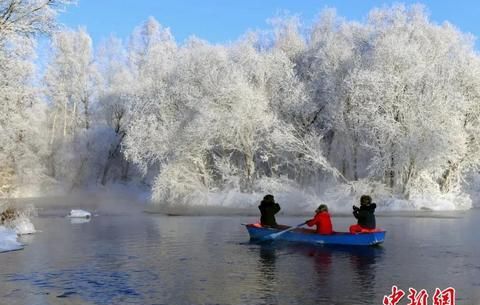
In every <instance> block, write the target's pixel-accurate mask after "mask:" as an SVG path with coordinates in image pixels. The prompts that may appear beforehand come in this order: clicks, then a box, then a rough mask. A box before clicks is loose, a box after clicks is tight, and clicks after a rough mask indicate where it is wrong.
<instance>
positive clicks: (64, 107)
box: [63, 99, 68, 138]
mask: <svg viewBox="0 0 480 305" xmlns="http://www.w3.org/2000/svg"><path fill="white" fill-rule="evenodd" d="M67 108H68V99H65V101H64V104H63V137H64V138H65V137H66V136H67Z"/></svg>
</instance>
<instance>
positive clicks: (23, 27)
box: [0, 0, 74, 45]
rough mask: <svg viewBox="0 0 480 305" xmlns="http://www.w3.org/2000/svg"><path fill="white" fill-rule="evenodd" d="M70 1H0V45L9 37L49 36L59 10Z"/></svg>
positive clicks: (54, 25)
mask: <svg viewBox="0 0 480 305" xmlns="http://www.w3.org/2000/svg"><path fill="white" fill-rule="evenodd" d="M72 2H74V1H70V0H2V1H0V45H1V44H4V43H5V42H7V41H8V39H10V38H11V37H14V36H22V37H31V36H33V35H35V34H50V33H51V32H52V31H53V30H54V29H55V27H56V16H57V13H58V10H59V9H62V8H63V7H64V6H65V5H66V4H70V3H72Z"/></svg>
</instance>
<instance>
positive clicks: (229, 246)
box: [0, 210, 480, 305]
mask: <svg viewBox="0 0 480 305" xmlns="http://www.w3.org/2000/svg"><path fill="white" fill-rule="evenodd" d="M417 216H418V215H417ZM278 219H279V220H280V222H282V223H286V224H296V223H299V222H301V221H302V220H303V219H301V218H298V217H295V218H294V217H291V218H289V217H279V218H278ZM352 220H353V219H352V218H348V217H337V218H334V219H333V222H334V228H335V229H336V230H339V231H340V230H345V229H346V228H348V225H349V224H350V222H351V221H352ZM33 221H34V224H35V226H36V228H37V229H38V230H40V231H41V232H39V233H37V234H35V235H33V236H26V237H22V240H23V242H24V243H26V244H27V246H26V247H25V249H24V250H22V251H17V252H9V253H4V254H0V265H1V267H0V281H1V282H0V304H26V305H27V304H28V305H29V304H32V305H42V304H179V305H182V304H266V305H267V304H302V305H308V304H349V305H351V304H360V305H361V304H365V305H372V304H379V305H380V304H382V299H383V296H384V295H386V294H389V293H390V292H391V287H392V285H397V286H398V287H399V288H400V289H403V290H405V291H407V292H408V288H409V287H413V288H415V289H417V290H420V289H426V290H427V291H428V293H429V294H430V295H433V292H434V290H435V288H436V287H438V288H441V289H444V288H447V287H448V286H452V287H454V288H456V293H457V300H456V304H473V305H478V304H480V243H479V241H480V237H479V236H480V233H479V232H478V230H477V228H478V223H479V222H480V211H479V210H472V211H468V212H466V213H459V214H455V215H453V217H430V216H429V215H428V214H423V216H422V217H412V216H408V217H405V216H401V217H400V216H395V217H392V216H389V217H386V216H384V217H381V216H379V217H377V223H378V224H379V226H381V227H382V228H385V229H386V230H387V239H386V242H385V243H384V245H383V246H382V247H379V248H338V247H334V248H332V247H314V246H308V245H299V244H285V243H280V242H275V243H272V244H264V245H260V244H254V243H250V242H249V241H248V234H247V232H246V230H245V228H244V227H242V226H241V225H240V224H241V223H247V222H252V221H255V218H254V217H253V218H252V217H245V216H237V217H213V216H212V217H181V216H176V217H172V216H170V217H169V216H161V215H153V214H145V213H140V212H132V213H123V214H116V215H109V214H100V215H98V216H97V217H94V218H93V219H92V220H91V221H90V222H88V223H72V222H71V221H70V220H69V219H67V218H64V217H60V216H57V215H55V213H51V214H48V213H44V214H43V215H42V214H40V216H39V217H37V218H35V219H34V220H33ZM399 304H408V300H407V298H406V297H405V298H404V299H403V300H402V301H400V303H399ZM429 304H433V303H432V301H431V300H429Z"/></svg>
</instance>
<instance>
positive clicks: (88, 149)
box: [45, 29, 98, 185]
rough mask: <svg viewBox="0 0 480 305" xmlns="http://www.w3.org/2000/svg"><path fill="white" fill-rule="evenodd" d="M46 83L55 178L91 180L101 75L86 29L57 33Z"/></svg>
mask: <svg viewBox="0 0 480 305" xmlns="http://www.w3.org/2000/svg"><path fill="white" fill-rule="evenodd" d="M45 83H46V86H47V96H48V98H49V100H50V101H51V103H52V107H51V126H52V127H51V131H50V144H51V145H52V154H53V155H52V164H51V168H52V175H53V176H54V177H57V178H62V179H66V181H69V182H71V183H73V185H76V184H78V183H81V181H83V180H84V179H86V178H87V177H89V178H90V173H87V172H88V170H86V168H89V165H88V164H89V163H90V162H89V160H90V161H91V159H92V158H95V156H94V155H92V153H93V152H95V151H96V147H95V146H93V145H94V144H98V143H97V142H92V141H90V140H89V137H90V136H92V134H93V133H95V131H94V130H90V129H91V124H92V122H91V120H92V113H91V112H92V104H93V103H94V101H95V99H96V95H97V94H98V92H97V90H98V89H97V83H98V74H97V70H96V65H95V63H94V61H93V48H92V41H91V38H90V36H89V35H88V33H87V32H86V31H85V30H84V29H80V30H78V31H70V30H68V31H62V32H58V33H55V35H54V36H53V58H52V61H51V62H50V63H49V65H48V67H47V71H46V75H45Z"/></svg>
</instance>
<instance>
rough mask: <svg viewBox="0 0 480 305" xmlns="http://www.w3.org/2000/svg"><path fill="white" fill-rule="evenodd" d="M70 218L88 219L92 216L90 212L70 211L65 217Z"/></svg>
mask: <svg viewBox="0 0 480 305" xmlns="http://www.w3.org/2000/svg"><path fill="white" fill-rule="evenodd" d="M67 217H70V218H90V217H92V214H91V213H90V212H87V211H84V210H71V211H70V213H69V214H68V215H67Z"/></svg>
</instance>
